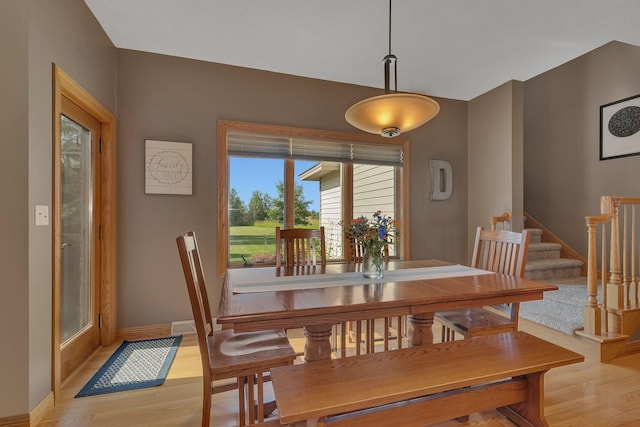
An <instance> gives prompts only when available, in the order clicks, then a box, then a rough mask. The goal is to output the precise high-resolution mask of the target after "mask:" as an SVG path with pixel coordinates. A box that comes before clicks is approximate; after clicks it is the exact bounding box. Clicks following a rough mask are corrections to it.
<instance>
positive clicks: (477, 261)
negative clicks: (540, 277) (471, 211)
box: [471, 227, 530, 277]
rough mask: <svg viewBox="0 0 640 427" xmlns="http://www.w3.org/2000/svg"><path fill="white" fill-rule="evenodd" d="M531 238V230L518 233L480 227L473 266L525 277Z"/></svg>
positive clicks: (472, 259)
mask: <svg viewBox="0 0 640 427" xmlns="http://www.w3.org/2000/svg"><path fill="white" fill-rule="evenodd" d="M529 239H530V233H529V230H523V232H522V233H517V232H514V231H506V230H484V229H483V228H482V227H478V228H477V230H476V240H475V244H474V247H473V255H472V256H471V266H472V267H475V268H480V269H483V270H489V271H493V272H495V273H503V274H509V275H512V276H518V277H524V269H525V263H526V259H527V252H528V248H529Z"/></svg>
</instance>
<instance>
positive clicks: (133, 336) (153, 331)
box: [0, 324, 171, 427]
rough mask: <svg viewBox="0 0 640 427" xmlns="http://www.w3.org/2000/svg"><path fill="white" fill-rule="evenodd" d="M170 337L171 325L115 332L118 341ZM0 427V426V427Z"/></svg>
mask: <svg viewBox="0 0 640 427" xmlns="http://www.w3.org/2000/svg"><path fill="white" fill-rule="evenodd" d="M170 335H171V325H170V324H167V325H149V326H134V327H131V328H121V329H118V330H117V331H116V336H117V338H118V339H122V340H127V341H135V340H144V339H150V338H162V337H168V336H170ZM0 427H1V426H0Z"/></svg>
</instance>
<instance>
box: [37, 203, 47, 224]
mask: <svg viewBox="0 0 640 427" xmlns="http://www.w3.org/2000/svg"><path fill="white" fill-rule="evenodd" d="M36 225H49V206H46V205H44V206H43V205H36Z"/></svg>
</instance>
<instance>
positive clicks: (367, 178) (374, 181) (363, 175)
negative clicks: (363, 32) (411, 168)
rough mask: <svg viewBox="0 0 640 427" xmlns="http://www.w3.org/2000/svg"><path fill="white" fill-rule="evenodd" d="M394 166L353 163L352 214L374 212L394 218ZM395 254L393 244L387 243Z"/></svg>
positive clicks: (392, 253) (356, 216)
mask: <svg viewBox="0 0 640 427" xmlns="http://www.w3.org/2000/svg"><path fill="white" fill-rule="evenodd" d="M395 177H396V175H395V168H394V167H393V166H375V165H353V216H354V218H358V217H360V216H363V215H364V216H365V217H367V218H371V217H372V216H373V213H374V212H377V211H381V212H382V214H384V215H386V216H390V217H391V218H394V219H395V218H396V203H395V199H396V198H395V189H396V179H395ZM389 254H390V255H395V254H396V250H395V245H389Z"/></svg>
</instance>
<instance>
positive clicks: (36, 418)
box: [29, 392, 55, 426]
mask: <svg viewBox="0 0 640 427" xmlns="http://www.w3.org/2000/svg"><path fill="white" fill-rule="evenodd" d="M54 405H55V402H54V399H53V392H50V393H49V394H48V395H46V396H45V398H44V399H42V401H41V402H40V403H39V404H38V405H37V406H36V407H35V408H33V411H31V415H30V416H29V418H30V422H31V426H37V425H38V424H39V423H40V421H42V419H43V418H44V416H45V415H47V413H49V412H50V411H51V410H52V409H53V406H54Z"/></svg>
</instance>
